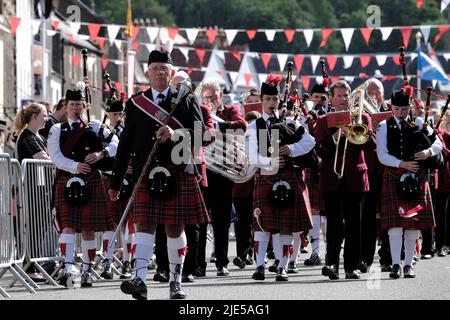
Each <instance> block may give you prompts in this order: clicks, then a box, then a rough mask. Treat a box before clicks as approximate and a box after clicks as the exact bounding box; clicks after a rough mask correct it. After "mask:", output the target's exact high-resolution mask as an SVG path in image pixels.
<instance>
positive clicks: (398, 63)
mask: <svg viewBox="0 0 450 320" xmlns="http://www.w3.org/2000/svg"><path fill="white" fill-rule="evenodd" d="M405 60H406V58H405ZM392 61H394V63H395V64H396V65H397V66H399V65H400V57H399V56H398V55H397V56H393V57H392Z"/></svg>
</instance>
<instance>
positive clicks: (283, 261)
mask: <svg viewBox="0 0 450 320" xmlns="http://www.w3.org/2000/svg"><path fill="white" fill-rule="evenodd" d="M291 245H292V234H280V248H282V250H281V252H282V253H281V257H280V263H279V264H278V268H283V269H285V268H286V267H287V264H288V258H289V247H290V246H291Z"/></svg>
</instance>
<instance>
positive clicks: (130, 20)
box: [125, 0, 133, 38]
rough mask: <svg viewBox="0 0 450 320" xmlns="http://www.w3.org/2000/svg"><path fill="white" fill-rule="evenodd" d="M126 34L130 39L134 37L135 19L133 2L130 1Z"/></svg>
mask: <svg viewBox="0 0 450 320" xmlns="http://www.w3.org/2000/svg"><path fill="white" fill-rule="evenodd" d="M125 34H126V35H127V36H128V37H129V38H131V37H132V36H133V17H132V14H131V0H128V10H127V27H126V28H125Z"/></svg>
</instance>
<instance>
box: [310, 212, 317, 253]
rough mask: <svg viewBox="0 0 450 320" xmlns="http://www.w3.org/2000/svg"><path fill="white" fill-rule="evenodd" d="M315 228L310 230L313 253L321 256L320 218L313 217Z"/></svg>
mask: <svg viewBox="0 0 450 320" xmlns="http://www.w3.org/2000/svg"><path fill="white" fill-rule="evenodd" d="M312 219H313V227H312V229H311V230H309V234H310V235H311V237H310V238H311V249H312V251H313V252H314V253H315V254H317V255H319V253H320V216H319V215H313V216H312Z"/></svg>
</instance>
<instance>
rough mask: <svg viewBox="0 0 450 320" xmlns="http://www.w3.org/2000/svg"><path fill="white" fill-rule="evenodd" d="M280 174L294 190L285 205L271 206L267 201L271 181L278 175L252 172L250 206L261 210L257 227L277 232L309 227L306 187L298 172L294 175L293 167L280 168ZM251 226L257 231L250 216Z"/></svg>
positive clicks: (309, 218) (255, 224)
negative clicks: (289, 202) (284, 206)
mask: <svg viewBox="0 0 450 320" xmlns="http://www.w3.org/2000/svg"><path fill="white" fill-rule="evenodd" d="M280 177H281V179H283V180H285V181H286V182H288V183H289V184H290V186H291V188H292V190H293V191H294V203H293V205H292V206H291V207H288V208H275V207H274V206H272V205H271V203H270V192H271V190H272V185H273V184H274V183H275V182H276V181H277V180H278V176H277V175H271V176H269V175H261V174H260V173H259V172H257V173H256V176H255V189H254V191H253V199H254V201H253V207H254V208H259V209H260V210H261V216H260V217H259V220H260V223H261V227H262V228H263V229H264V231H266V232H273V231H279V232H280V233H281V234H290V233H292V232H299V231H308V230H309V229H311V228H312V220H311V219H312V218H311V207H310V204H309V195H308V187H307V186H306V184H305V182H304V181H303V180H302V179H301V177H300V176H299V177H298V178H296V177H295V173H294V170H293V169H282V170H280ZM253 230H254V231H261V228H260V227H259V225H258V222H257V221H256V218H253Z"/></svg>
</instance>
